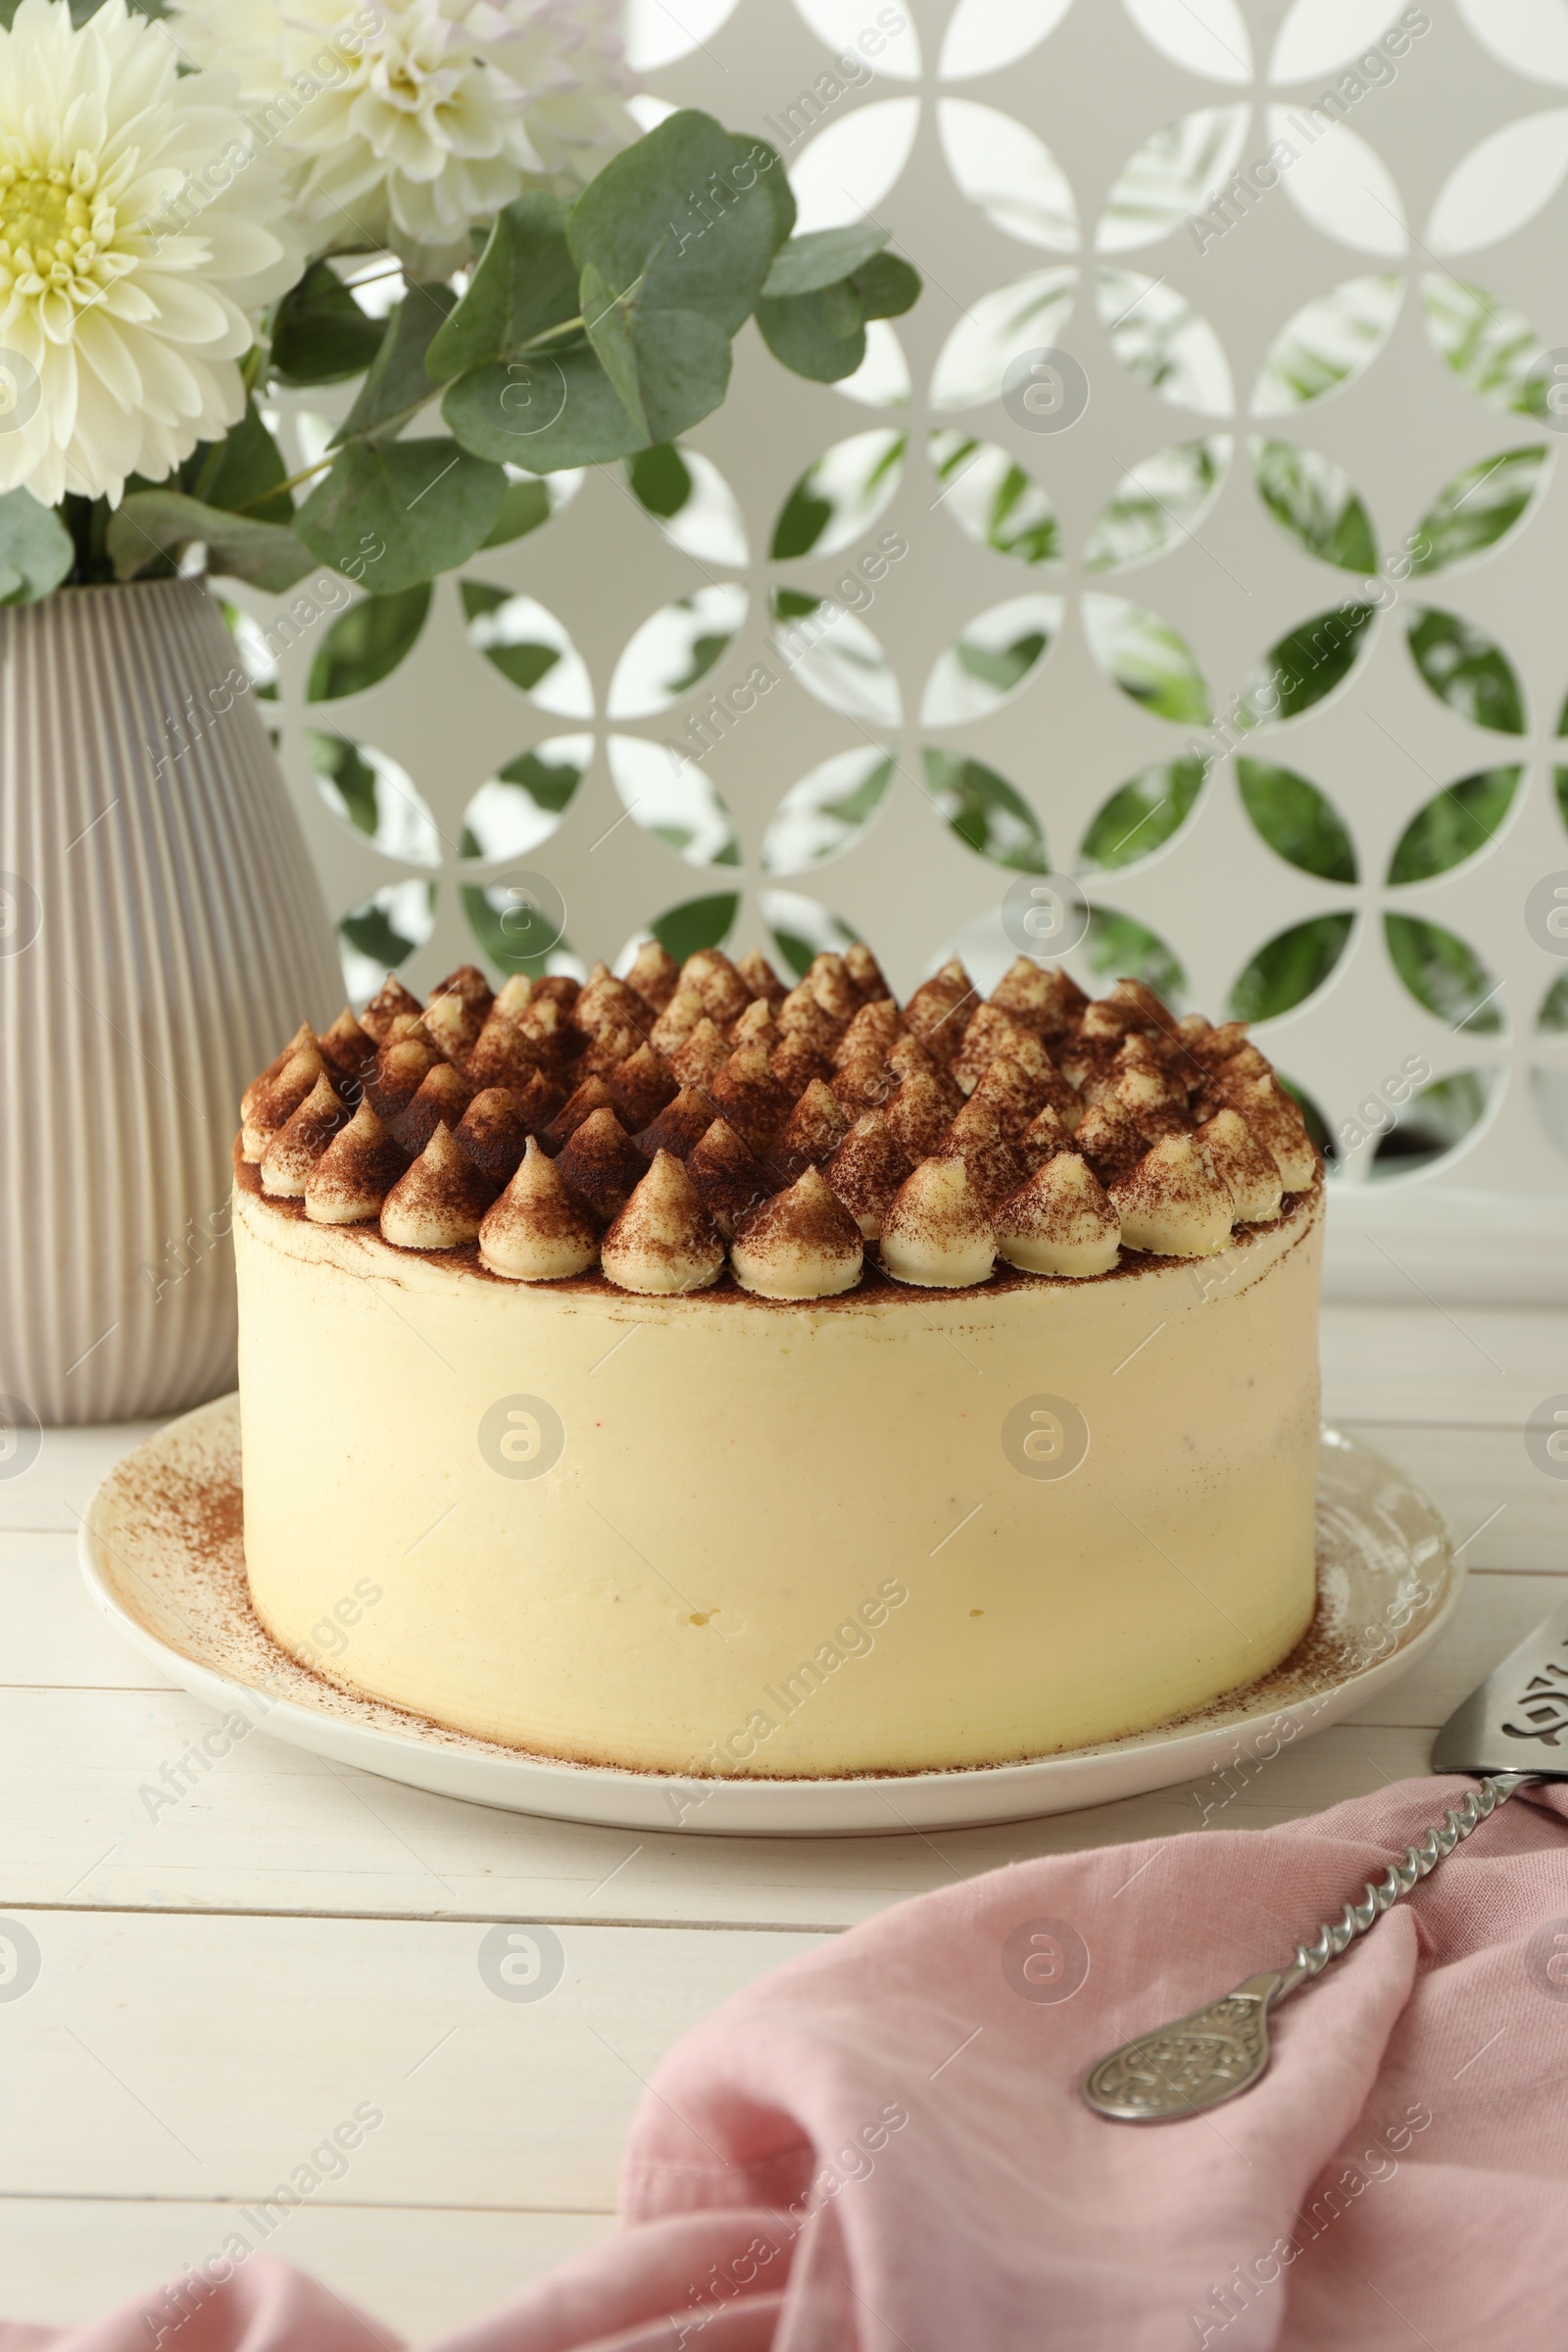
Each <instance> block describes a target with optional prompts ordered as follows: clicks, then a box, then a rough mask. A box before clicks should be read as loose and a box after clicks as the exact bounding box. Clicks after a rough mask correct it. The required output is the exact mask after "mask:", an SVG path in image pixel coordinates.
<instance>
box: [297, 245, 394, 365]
mask: <svg viewBox="0 0 1568 2352" xmlns="http://www.w3.org/2000/svg"><path fill="white" fill-rule="evenodd" d="M380 342H381V322H380V320H379V319H368V318H367V317H366V315H365V313H364V312H363V311H362V310H361V308H360V306H359V304H358V303H357V302H356V301H355V299H354V297H353V295H352V294H351V293H350V292H349V290H348V288H347V286H346V285H345V284H344V283H343V280H342V279H341V278H340V277H339V276H338V273H337V271H336V270H333V269H331V268H330V267H329V266H328V264H327V263H325V262H313V263H312V264H311V266H310V268H309V269H308V270H306V272H305V275H304V276H303V277H302V278H301V279H300V282H299V284H298V285H297V286H295V287H293V288H292V290H291V291H290V292H289V293H287V294H285V295H284V297H283V299H282V301H281V302H280V303H279V304H278V306H277V317H276V319H275V320H274V322H273V326H272V372H273V373H274V375H277V376H280V377H281V379H282V381H283V382H284V383H285V384H336V383H341V382H342V381H343V379H344V378H345V377H346V376H350V375H359V374H361V373H362V372H363V371H364V369H365V368H368V367H369V365H370V362H371V361H372V360H373V359H374V358H375V355H376V352H377V350H378V349H379V348H380Z"/></svg>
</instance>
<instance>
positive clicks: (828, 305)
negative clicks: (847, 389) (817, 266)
mask: <svg viewBox="0 0 1568 2352" xmlns="http://www.w3.org/2000/svg"><path fill="white" fill-rule="evenodd" d="M757 323H758V326H759V327H760V330H761V335H762V340H763V342H764V343H765V344H766V345H767V348H768V350H769V351H770V352H771V353H772V354H773V357H774V359H775V360H777V361H778V362H779V363H780V365H781V366H782V367H785V368H792V369H793V370H794V372H795V373H796V374H797V375H805V376H809V377H810V378H811V380H812V381H813V382H814V383H818V384H836V383H839V382H840V381H841V380H842V379H843V378H844V377H845V376H847V375H853V374H854V373H855V370H856V369H857V368H858V367H859V365H860V362H861V361H862V360H863V359H864V357H865V327H864V324H863V322H862V319H861V313H860V306H859V304H858V301H857V300H856V298H855V295H854V293H853V291H852V290H851V288H850V286H849V284H848V283H847V282H842V281H841V282H840V283H837V284H834V285H831V286H825V287H824V288H823V289H822V290H821V292H820V293H815V294H794V295H789V296H786V297H784V298H783V299H781V300H778V301H775V300H773V299H772V297H771V296H764V297H763V299H762V300H761V301H760V303H759V304H758V306H757Z"/></svg>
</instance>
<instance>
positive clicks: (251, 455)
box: [179, 400, 294, 524]
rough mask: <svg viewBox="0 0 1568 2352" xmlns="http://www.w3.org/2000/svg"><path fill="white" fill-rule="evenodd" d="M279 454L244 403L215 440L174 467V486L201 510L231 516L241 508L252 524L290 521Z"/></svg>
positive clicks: (291, 509)
mask: <svg viewBox="0 0 1568 2352" xmlns="http://www.w3.org/2000/svg"><path fill="white" fill-rule="evenodd" d="M287 478H288V467H287V466H285V465H284V463H283V454H282V452H281V450H280V449H279V448H278V446H277V443H276V442H275V441H274V440H273V439H272V436H271V434H270V432H269V431H268V429H267V427H266V425H265V424H264V423H263V422H262V419H261V417H260V416H259V415H258V414H257V409H256V403H255V402H254V401H253V400H247V401H246V403H245V414H244V416H243V417H241V418H240V420H239V422H238V424H235V425H231V426H230V427H229V430H228V432H227V433H226V434H225V435H224V437H223V439H222V440H221V441H204V442H201V443H199V444H198V445H197V447H196V448H195V449H194V450H193V451H192V452H191V454H190V456H189V457H188V458H187V459H186V461H185V463H184V465H183V466H181V467H180V469H179V487H180V489H181V490H183V491H184V492H185V493H186V495H187V496H188V497H190V498H198V499H200V500H201V501H202V503H203V504H204V505H205V506H209V507H221V508H223V509H224V510H225V512H228V513H232V512H233V511H234V510H235V509H236V508H239V507H243V508H244V509H245V511H246V513H247V514H248V515H251V516H253V517H254V519H255V520H256V521H257V522H281V523H284V524H288V523H291V522H292V521H293V518H294V501H293V499H292V498H291V497H290V496H289V494H288V492H287V491H286V490H285V489H284V488H283V487H282V485H283V483H284V482H285V481H286V480H287Z"/></svg>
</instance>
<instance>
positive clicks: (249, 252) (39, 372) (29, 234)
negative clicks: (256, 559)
mask: <svg viewBox="0 0 1568 2352" xmlns="http://www.w3.org/2000/svg"><path fill="white" fill-rule="evenodd" d="M180 62H181V61H180V56H179V52H178V51H177V50H176V49H175V47H174V45H173V43H172V41H171V40H170V38H169V35H168V33H167V32H166V31H165V30H164V29H163V27H162V26H161V25H154V24H151V23H149V22H148V21H147V20H146V19H145V18H142V17H133V16H129V15H127V13H126V10H125V5H124V0H104V5H103V6H102V7H101V8H100V9H99V11H98V12H97V14H96V15H95V16H93V17H91V18H89V19H88V21H87V23H86V24H85V25H82V26H81V27H80V28H79V29H77V28H74V27H73V25H72V22H71V10H70V7H69V5H68V0H22V5H21V7H20V8H19V9H18V11H17V14H16V17H15V20H14V22H13V24H12V26H11V29H10V31H9V32H5V31H0V490H14V489H16V488H18V487H19V485H25V487H26V488H27V489H29V490H30V491H31V492H32V494H33V496H34V497H35V498H36V499H38V500H39V501H40V502H41V503H42V504H43V505H45V506H53V505H55V504H56V502H57V501H58V500H59V499H60V498H61V497H62V495H63V494H64V493H65V492H66V491H68V490H74V491H79V492H81V493H82V494H83V495H84V496H86V497H88V498H97V497H100V496H103V495H104V494H106V493H107V495H108V496H109V497H110V498H111V499H118V498H119V497H120V495H121V493H122V491H123V487H124V480H125V476H126V475H127V474H128V473H139V474H142V475H144V476H145V477H146V478H147V479H148V480H149V481H161V480H163V478H164V477H165V475H167V474H168V473H169V472H170V471H171V470H172V468H173V467H174V466H177V465H178V464H179V463H180V461H181V460H182V459H183V458H187V457H188V456H189V455H190V453H191V451H192V450H193V449H194V448H195V446H196V444H197V442H198V441H208V440H212V439H215V438H216V437H217V436H218V435H220V434H221V433H223V432H226V430H227V429H228V427H229V426H230V425H231V424H234V423H236V422H237V421H238V419H239V417H241V416H242V415H243V414H244V408H245V392H244V386H243V384H242V382H241V379H240V371H239V368H238V365H237V363H238V361H239V360H240V359H242V358H243V356H244V354H245V353H246V351H248V350H249V348H250V345H251V342H252V340H253V336H252V330H251V321H250V319H249V318H248V316H247V313H252V312H255V311H257V310H258V309H260V308H261V307H262V306H263V305H264V304H266V303H268V302H270V301H271V300H272V299H273V297H274V296H275V295H277V294H280V293H281V292H282V291H283V290H284V288H285V287H287V286H289V285H290V284H292V282H293V280H294V279H295V278H296V277H297V276H298V275H299V270H300V266H301V261H302V258H303V256H302V248H301V246H300V244H299V242H298V239H297V237H296V235H295V232H294V230H293V228H292V226H291V225H290V224H289V223H288V220H287V191H286V187H285V185H284V182H283V178H282V175H281V174H280V173H279V172H278V171H277V169H276V166H275V165H274V164H272V163H271V162H270V160H269V159H268V158H266V157H264V156H259V155H255V154H253V152H252V146H253V142H252V141H251V139H250V136H249V133H248V132H247V129H246V126H245V123H244V122H243V120H242V118H241V117H240V116H239V114H238V113H236V111H235V109H234V106H233V95H234V92H233V85H232V83H231V82H228V81H225V80H224V79H222V78H221V77H220V76H218V75H215V74H210V73H183V74H182V73H179V71H178V69H179V65H180Z"/></svg>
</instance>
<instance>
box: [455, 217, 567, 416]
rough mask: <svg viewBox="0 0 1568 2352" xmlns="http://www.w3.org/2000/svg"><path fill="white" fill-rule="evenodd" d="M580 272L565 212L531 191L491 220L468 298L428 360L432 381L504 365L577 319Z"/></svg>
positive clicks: (457, 311) (463, 301)
mask: <svg viewBox="0 0 1568 2352" xmlns="http://www.w3.org/2000/svg"><path fill="white" fill-rule="evenodd" d="M577 275H578V272H577V265H576V264H575V262H574V261H573V260H572V258H571V252H570V249H569V247H568V246H567V243H566V207H565V205H564V203H563V202H562V200H561V198H560V197H559V196H550V195H546V194H544V193H543V192H541V191H534V192H531V193H530V194H528V195H526V196H518V197H516V198H515V200H514V201H513V202H512V203H511V204H509V205H506V206H505V207H504V208H503V209H502V211H501V212H499V213H498V214H497V215H496V222H495V226H494V228H492V229H491V231H490V236H489V240H488V242H487V244H486V246H485V249H484V252H483V253H482V254H481V255H480V257H479V263H478V267H477V268H476V269H475V270H474V273H473V276H472V278H471V280H470V281H469V284H468V289H467V292H466V294H465V295H464V297H463V300H462V301H461V302H460V303H459V304H458V306H457V308H456V309H455V310H454V311H453V313H452V316H451V317H450V319H447V320H446V321H445V323H444V324H443V325H441V326H440V327H439V328H438V330H437V332H436V334H435V335H434V337H433V338H432V340H431V342H430V345H429V347H428V349H427V351H426V353H425V367H426V369H427V371H428V373H429V375H430V376H431V378H432V379H434V380H437V381H444V380H445V379H446V378H447V377H448V376H453V375H463V374H465V373H466V372H467V370H468V369H469V368H479V367H483V366H485V365H486V363H488V362H489V361H491V360H504V359H508V358H510V357H512V356H513V355H514V354H515V353H516V352H518V351H520V350H521V348H522V346H523V345H524V344H525V343H529V342H532V341H533V339H534V338H535V337H536V336H538V335H542V334H547V333H548V332H549V330H550V329H551V328H552V327H554V326H561V325H563V324H564V322H565V321H566V320H567V319H574V318H576V316H577V313H578V308H579V305H578V299H577Z"/></svg>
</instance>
